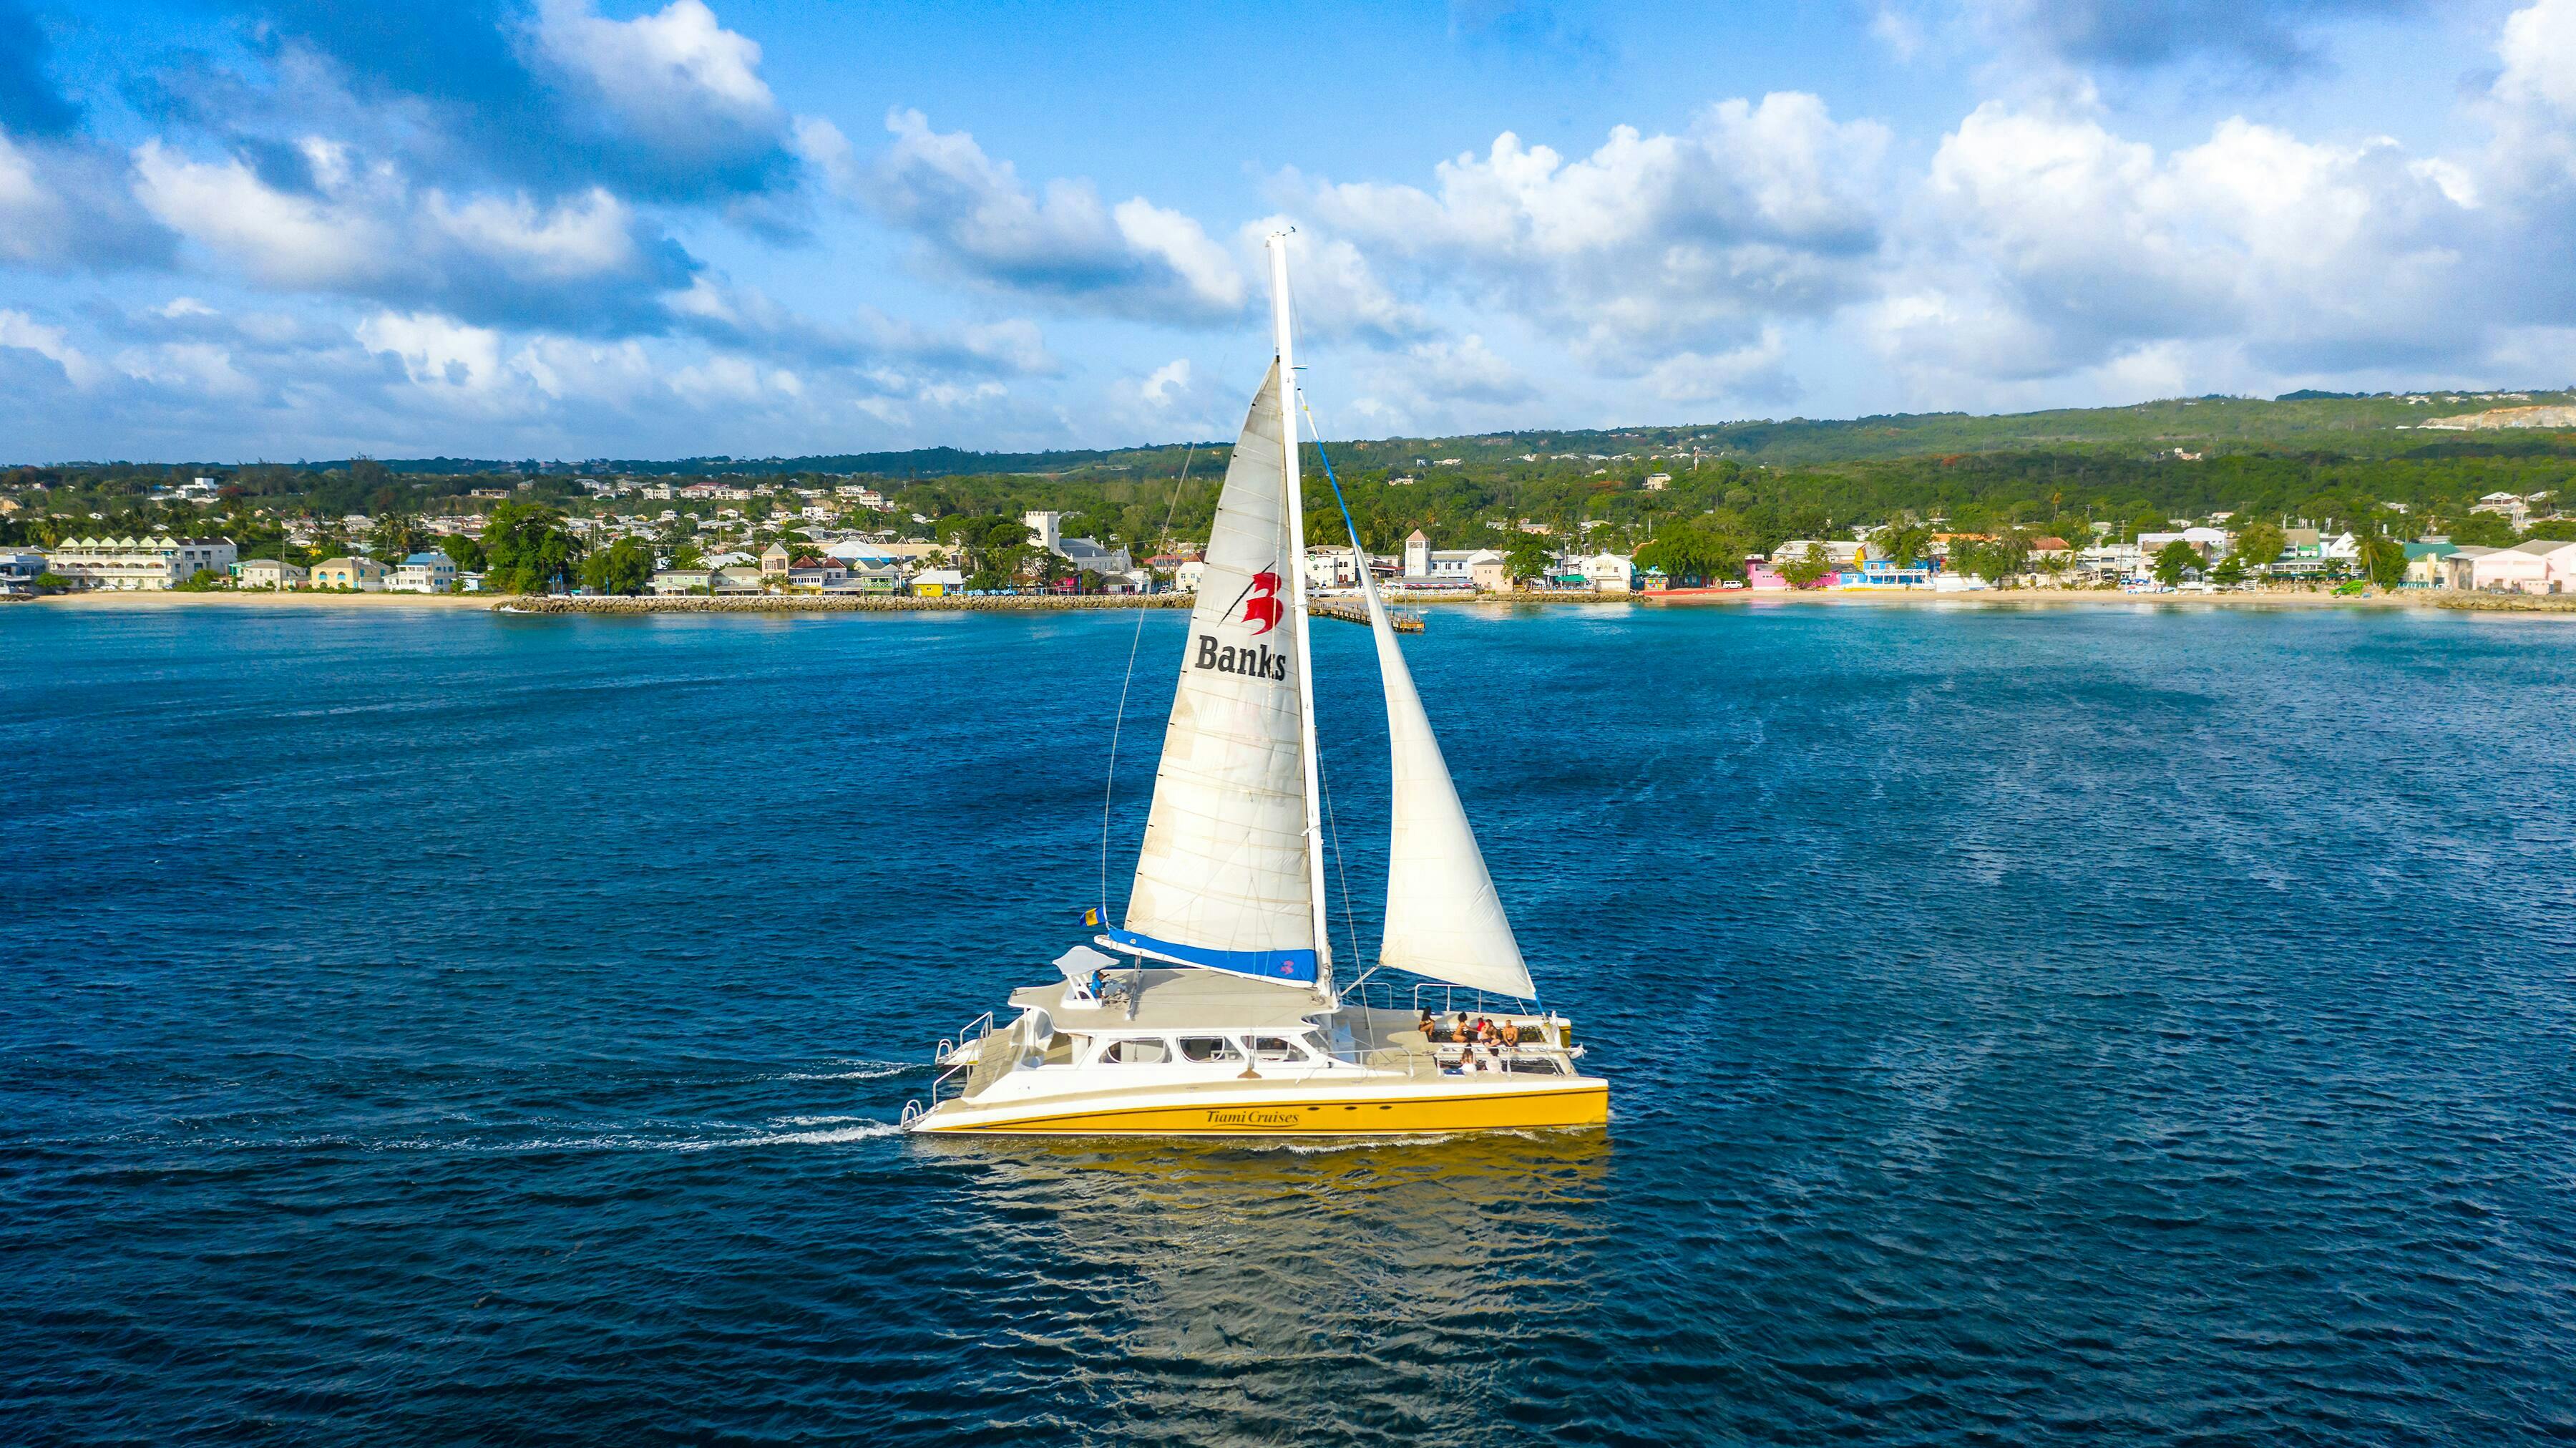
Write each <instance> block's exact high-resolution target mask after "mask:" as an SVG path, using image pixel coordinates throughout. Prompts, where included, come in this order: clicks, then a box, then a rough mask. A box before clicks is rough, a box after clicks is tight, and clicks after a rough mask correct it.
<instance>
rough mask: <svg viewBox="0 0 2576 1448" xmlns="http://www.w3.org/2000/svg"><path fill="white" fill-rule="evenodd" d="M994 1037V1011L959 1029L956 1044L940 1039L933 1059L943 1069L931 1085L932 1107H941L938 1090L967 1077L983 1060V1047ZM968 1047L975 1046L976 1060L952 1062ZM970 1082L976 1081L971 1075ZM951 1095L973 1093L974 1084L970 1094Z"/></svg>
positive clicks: (964, 1092) (969, 1091) (965, 1093)
mask: <svg viewBox="0 0 2576 1448" xmlns="http://www.w3.org/2000/svg"><path fill="white" fill-rule="evenodd" d="M992 1034H993V1013H992V1012H991V1011H986V1012H984V1013H983V1014H982V1015H980V1016H977V1017H976V1018H975V1019H973V1020H971V1021H968V1022H967V1023H966V1024H965V1025H963V1026H960V1027H958V1028H957V1039H956V1040H955V1041H954V1042H951V1041H949V1040H948V1039H946V1038H945V1037H942V1038H941V1040H940V1042H939V1045H938V1048H937V1049H935V1050H934V1051H932V1052H931V1056H930V1059H931V1061H932V1063H933V1064H935V1065H937V1066H939V1067H940V1068H941V1070H940V1072H939V1075H938V1078H937V1079H935V1080H933V1081H932V1082H931V1083H930V1104H931V1105H932V1106H934V1107H936V1106H937V1105H938V1104H939V1100H940V1096H939V1091H940V1088H941V1087H943V1086H946V1085H948V1084H949V1083H950V1082H952V1081H955V1080H956V1079H957V1078H958V1077H959V1076H961V1075H968V1073H970V1072H971V1071H972V1070H973V1069H974V1067H975V1066H976V1065H977V1064H978V1063H980V1062H981V1061H982V1060H983V1059H984V1047H985V1045H986V1044H987V1043H988V1042H989V1041H990V1039H991V1037H992ZM969 1045H972V1046H974V1047H975V1060H973V1061H953V1060H951V1059H949V1058H950V1057H952V1056H954V1055H955V1054H956V1053H957V1052H958V1051H961V1050H963V1049H965V1048H966V1047H967V1046H969ZM968 1079H969V1082H970V1083H971V1081H972V1079H973V1078H972V1077H971V1075H970V1076H968ZM950 1094H952V1095H967V1094H971V1084H970V1089H969V1090H968V1091H962V1092H952V1093H950Z"/></svg>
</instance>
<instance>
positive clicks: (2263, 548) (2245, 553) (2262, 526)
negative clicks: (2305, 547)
mask: <svg viewBox="0 0 2576 1448" xmlns="http://www.w3.org/2000/svg"><path fill="white" fill-rule="evenodd" d="M2288 546H2290V544H2289V540H2288V539H2286V538H2284V537H2282V536H2281V530H2280V529H2278V528H2276V527H2274V526H2272V525H2271V524H2269V523H2248V524H2246V525H2245V526H2244V527H2243V528H2242V529H2240V530H2238V532H2237V534H2236V546H2235V548H2234V549H2233V550H2232V551H2231V552H2229V554H2228V555H2227V556H2228V557H2229V558H2230V559H2231V560H2233V561H2234V562H2235V564H2236V565H2237V567H2239V568H2241V569H2244V570H2246V571H2248V572H2250V571H2252V570H2254V569H2257V568H2263V567H2268V566H2269V565H2270V564H2271V562H2272V561H2273V560H2274V559H2276V558H2279V557H2280V556H2281V550H2282V549H2284V548H2287V547H2288Z"/></svg>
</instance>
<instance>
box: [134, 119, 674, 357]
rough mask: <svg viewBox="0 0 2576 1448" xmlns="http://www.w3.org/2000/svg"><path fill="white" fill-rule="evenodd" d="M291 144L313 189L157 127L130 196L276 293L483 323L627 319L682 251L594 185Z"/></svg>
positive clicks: (326, 144)
mask: <svg viewBox="0 0 2576 1448" xmlns="http://www.w3.org/2000/svg"><path fill="white" fill-rule="evenodd" d="M298 151H299V153H300V156H301V158H302V161H303V163H304V165H305V168H306V170H307V172H308V174H309V176H310V179H311V182H312V185H311V188H310V189H289V188H286V187H283V186H279V185H272V184H271V183H270V182H269V181H267V180H265V179H263V178H262V177H261V176H260V175H259V173H258V172H257V171H255V170H254V169H253V168H252V167H251V165H250V164H249V163H248V162H247V161H245V160H243V159H241V158H239V157H227V158H225V159H223V160H219V161H200V160H195V159H192V158H190V157H187V156H185V155H182V154H180V153H179V152H177V151H175V150H173V149H171V148H170V147H168V146H165V145H164V144H163V143H162V142H161V141H160V140H159V139H158V138H157V137H156V138H153V139H150V140H147V141H145V142H144V143H143V144H142V145H141V146H139V147H137V148H136V150H135V152H134V175H135V195H136V197H137V199H139V200H140V201H141V203H142V204H143V206H144V207H145V208H146V209H147V210H149V211H150V212H151V213H152V215H153V216H155V217H157V218H158V219H159V220H160V221H161V222H162V223H163V224H164V225H166V226H168V227H169V228H170V229H171V230H172V231H174V232H177V233H178V234H180V235H181V236H184V237H186V238H188V239H189V240H191V241H194V242H196V243H198V244H199V245H201V246H203V247H205V248H206V249H207V250H208V251H210V252H212V253H213V254H214V255H215V256H217V257H218V258H220V259H222V260H224V261H226V262H229V263H231V264H232V265H234V266H236V267H238V268H239V269H240V270H241V271H242V273H243V274H245V275H246V276H247V277H249V278H250V279H251V280H253V281H255V282H257V283H258V284H260V285H262V286H266V287H269V288H272V289H275V290H280V291H302V292H341V293H351V294H355V295H359V296H363V297H366V298H369V299H370V300H374V301H378V302H384V303H391V304H395V305H404V306H410V305H418V304H421V303H431V304H434V305H435V306H436V307H437V308H438V309H439V310H442V311H449V312H458V313H465V314H470V315H476V316H477V317H478V318H479V319H480V320H486V321H520V322H525V321H530V320H538V319H545V320H561V321H565V322H567V323H571V324H573V325H583V326H592V327H598V326H620V325H623V326H628V327H631V326H632V325H633V324H634V323H635V322H636V320H637V318H638V314H639V313H643V312H647V311H650V312H655V313H658V310H659V309H658V307H656V306H654V305H653V303H652V300H651V299H652V296H653V294H654V293H655V292H656V291H657V290H658V289H659V287H660V285H661V284H662V283H664V282H665V281H666V280H677V279H678V276H679V274H681V273H682V271H683V269H684V267H685V265H686V263H685V261H684V259H681V258H679V257H677V256H676V254H675V253H674V251H673V250H672V249H671V248H669V247H668V246H667V244H665V243H659V241H658V238H654V239H651V240H648V237H649V236H650V233H649V232H648V230H647V227H646V224H645V223H644V221H643V220H642V219H641V218H640V217H639V216H638V215H637V214H636V212H635V211H634V209H633V208H632V207H630V206H628V205H627V204H626V203H625V202H624V201H622V200H620V199H619V198H618V197H616V196H615V195H613V194H611V193H610V192H609V191H607V190H606V189H605V188H602V187H596V186H594V187H591V188H589V189H588V190H586V191H583V192H580V193H578V194H576V195H574V196H571V197H568V198H566V199H563V200H560V201H557V202H555V203H553V204H551V205H541V204H539V203H538V202H537V201H535V200H533V199H531V198H530V197H528V196H526V195H524V194H513V195H481V196H466V197H461V198H460V197H451V196H450V195H449V194H448V193H447V192H445V191H441V190H435V189H433V190H428V191H421V192H415V191H413V189H412V188H411V187H410V185H409V184H408V182H407V181H406V179H405V178H404V177H403V176H402V175H401V173H400V172H399V171H398V170H397V169H396V168H395V167H394V166H393V165H392V164H391V163H390V162H384V161H369V160H365V159H362V158H360V157H359V156H357V155H356V154H355V153H354V152H353V151H352V150H351V149H350V148H349V147H347V146H345V145H342V144H340V143H337V142H333V141H328V140H325V139H322V138H318V137H312V138H307V139H306V140H305V141H304V142H302V143H301V145H300V146H299V147H298Z"/></svg>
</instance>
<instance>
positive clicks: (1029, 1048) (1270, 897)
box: [904, 236, 1610, 1136]
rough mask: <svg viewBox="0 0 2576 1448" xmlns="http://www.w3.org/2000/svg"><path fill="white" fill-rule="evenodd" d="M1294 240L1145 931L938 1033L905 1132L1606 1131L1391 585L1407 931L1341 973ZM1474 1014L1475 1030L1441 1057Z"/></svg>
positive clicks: (1166, 794) (1397, 869)
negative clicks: (1329, 911) (1327, 829)
mask: <svg viewBox="0 0 2576 1448" xmlns="http://www.w3.org/2000/svg"><path fill="white" fill-rule="evenodd" d="M1286 242H1287V239H1286V238H1285V237H1284V236H1273V237H1272V238H1270V269H1271V321H1272V330H1273V336H1274V341H1275V344H1276V348H1277V356H1276V359H1275V360H1274V361H1273V363H1272V364H1271V368H1270V371H1269V374H1268V375H1267V376H1266V377H1264V378H1263V379H1262V383H1261V388H1260V390H1259V392H1258V393H1256V394H1255V395H1254V397H1253V400H1252V408H1251V412H1250V414H1249V415H1248V416H1247V417H1246V418H1245V419H1244V424H1243V433H1242V436H1241V437H1240V438H1239V439H1238V440H1237V441H1236V443H1235V447H1234V454H1233V459H1232V461H1231V462H1230V463H1229V464H1228V466H1227V468H1226V476H1225V487H1224V490H1223V492H1222V493H1221V494H1220V495H1219V497H1218V501H1217V511H1216V519H1215V523H1214V527H1213V531H1212V534H1211V536H1210V537H1209V539H1208V546H1207V554H1206V564H1207V569H1206V573H1205V574H1204V575H1203V576H1202V578H1201V579H1200V582H1199V589H1198V598H1197V602H1196V604H1195V605H1194V607H1193V608H1192V610H1191V614H1190V628H1189V636H1188V639H1187V642H1186V643H1185V644H1184V645H1183V647H1182V653H1181V662H1180V682H1179V686H1178V689H1177V691H1176V693H1175V695H1174V698H1173V701H1172V713H1171V719H1170V722H1169V724H1168V725H1167V727H1166V728H1165V730H1164V734H1163V754H1162V762H1161V764H1160V766H1159V767H1158V769H1157V770H1156V773H1155V781H1154V800H1153V805H1152V808H1151V810H1150V812H1149V814H1148V815H1147V818H1146V823H1145V839H1144V844H1143V847H1142V849H1141V850H1140V851H1139V854H1138V858H1137V861H1136V877H1135V884H1134V887H1133V889H1132V890H1131V891H1130V893H1129V896H1128V902H1127V918H1126V923H1125V924H1124V925H1122V926H1118V927H1115V928H1101V929H1099V932H1098V933H1097V934H1096V935H1094V936H1093V937H1092V941H1091V943H1090V944H1089V945H1076V946H1074V947H1073V948H1071V949H1069V950H1067V951H1066V952H1065V953H1064V954H1063V955H1062V956H1061V957H1059V958H1058V959H1057V960H1056V962H1055V964H1056V967H1057V970H1058V971H1059V972H1060V973H1061V974H1062V976H1063V979H1062V980H1061V981H1060V982H1054V983H1050V984H1046V985H1038V986H1030V987H1026V988H1024V989H1021V990H1016V991H1013V992H1012V993H1011V995H1010V999H1009V1008H1011V1009H1014V1010H1016V1012H1017V1014H1016V1015H1013V1016H1012V1017H1011V1018H1010V1019H1009V1020H1008V1021H1007V1022H1003V1023H997V1022H996V1019H995V1017H994V1015H993V1014H992V1013H991V1012H987V1013H985V1014H984V1015H982V1016H979V1017H977V1018H976V1019H975V1020H974V1021H972V1022H970V1023H969V1025H968V1027H967V1029H966V1030H964V1031H961V1032H960V1033H959V1035H958V1036H957V1037H956V1038H955V1039H953V1040H950V1041H943V1042H941V1043H940V1044H939V1046H938V1048H937V1049H936V1051H935V1052H934V1056H935V1058H936V1060H937V1061H938V1064H939V1065H940V1067H941V1068H942V1074H941V1076H940V1077H939V1079H938V1081H937V1083H935V1084H934V1085H933V1087H932V1090H931V1099H930V1101H929V1102H928V1103H927V1105H926V1106H925V1105H924V1104H923V1103H921V1102H914V1103H912V1104H910V1105H908V1106H907V1107H906V1108H905V1111H904V1125H905V1126H906V1127H907V1128H908V1129H910V1130H912V1131H917V1132H928V1133H944V1134H973V1133H991V1134H1013V1133H1046V1134H1063V1135H1076V1134H1079V1135H1101V1134H1105V1135H1149V1136H1247V1135H1248V1136H1387V1135H1396V1134H1405V1133H1415V1132H1450V1131H1474V1130H1490V1129H1502V1128H1528V1127H1583V1126H1598V1125H1601V1124H1602V1123H1604V1122H1606V1121H1607V1120H1608V1119H1609V1108H1610V1084H1609V1082H1607V1081H1605V1080H1602V1079H1600V1078H1599V1077H1595V1076H1587V1075H1585V1074H1583V1072H1582V1069H1581V1065H1580V1063H1581V1061H1582V1059H1583V1056H1584V1054H1585V1052H1584V1048H1583V1047H1581V1046H1579V1045H1577V1044H1575V1041H1574V1037H1573V1026H1572V1023H1571V1022H1569V1021H1568V1020H1566V1019H1565V1018H1564V1017H1563V1016H1561V1015H1557V1014H1554V1013H1552V1012H1548V1011H1546V1010H1544V1009H1542V1008H1540V1007H1539V1005H1538V1003H1537V1000H1536V997H1537V993H1538V992H1537V988H1536V986H1535V985H1534V984H1533V983H1532V981H1531V979H1530V974H1529V967H1528V965H1527V963H1526V962H1525V961H1523V959H1522V957H1521V950H1520V943H1519V941H1518V940H1517V939H1516V938H1515V937H1514V935H1513V933H1512V926H1511V921H1510V919H1509V918H1508V917H1507V916H1506V915H1505V914H1504V912H1503V905H1502V899H1501V897H1500V895H1499V894H1498V893H1497V892H1496V891H1495V889H1494V881H1493V877H1492V876H1491V874H1489V873H1488V872H1487V870H1486V868H1485V860H1484V854H1483V852H1482V851H1481V850H1479V849H1478V848H1477V845H1476V836H1475V833H1474V831H1473V830H1472V829H1471V828H1469V826H1468V823H1467V815H1466V811H1465V810H1464V809H1463V808H1462V807H1461V806H1460V804H1459V802H1458V791H1457V787H1456V786H1455V784H1453V783H1452V782H1451V780H1450V777H1449V768H1448V764H1447V762H1446V761H1445V760H1444V759H1443V758H1442V756H1441V753H1440V744H1439V741H1438V739H1436V738H1435V737H1434V736H1433V734H1432V731H1431V722H1430V719H1429V718H1428V717H1427V716H1426V715H1425V714H1424V712H1423V708H1422V699H1421V696H1420V695H1419V694H1418V693H1417V692H1416V691H1415V689H1414V685H1413V676H1412V673H1411V672H1410V671H1409V670H1408V669H1407V668H1406V667H1405V663H1404V654H1403V652H1402V650H1401V649H1400V648H1399V646H1398V645H1397V643H1396V637H1395V634H1396V630H1395V627H1394V624H1393V621H1392V620H1391V619H1390V617H1389V615H1388V612H1387V608H1386V605H1385V602H1384V600H1382V599H1381V598H1380V597H1379V596H1378V591H1377V586H1376V583H1375V581H1374V580H1371V579H1363V581H1362V588H1361V595H1362V599H1363V600H1364V601H1365V604H1366V620H1367V622H1368V625H1369V627H1370V629H1371V630H1372V631H1373V632H1374V633H1375V634H1376V637H1377V661H1378V671H1379V675H1380V679H1381V682H1382V683H1383V685H1384V687H1385V693H1386V714H1387V735H1388V742H1389V745H1390V747H1391V750H1392V755H1393V768H1392V777H1393V783H1394V791H1393V803H1392V810H1391V819H1390V832H1391V833H1390V840H1389V846H1388V866H1387V890H1386V917H1385V921H1386V924H1385V930H1384V932H1383V935H1382V937H1381V940H1380V944H1379V949H1378V960H1377V965H1376V967H1375V968H1373V969H1371V970H1370V971H1367V972H1364V973H1363V974H1361V975H1360V976H1359V977H1358V978H1357V979H1356V980H1353V981H1352V982H1351V983H1350V984H1348V985H1344V984H1342V983H1340V981H1339V980H1338V979H1337V976H1336V972H1335V968H1334V967H1335V961H1334V957H1333V949H1332V937H1331V934H1330V931H1329V930H1328V928H1327V916H1326V897H1325V888H1324V887H1325V880H1324V862H1325V857H1326V853H1327V849H1328V846H1327V843H1326V841H1325V838H1324V832H1323V824H1322V819H1321V808H1320V806H1321V799H1322V777H1321V771H1320V766H1319V765H1318V763H1317V760H1316V748H1315V707H1314V698H1313V695H1312V693H1311V691H1310V690H1309V689H1308V687H1307V680H1308V679H1309V678H1310V677H1311V673H1310V658H1309V652H1308V648H1307V626H1308V620H1309V618H1310V617H1311V615H1310V613H1309V611H1308V608H1307V603H1306V586H1305V569H1304V567H1303V566H1302V562H1303V560H1304V558H1305V556H1306V546H1305V544H1306V538H1305V507H1304V498H1303V494H1302V492H1301V491H1300V488H1299V481H1298V447H1297V441H1296V438H1297V432H1296V419H1297V418H1298V416H1299V415H1300V411H1301V410H1300V409H1299V408H1298V407H1297V406H1296V398H1295V393H1296V376H1297V372H1296V364H1295V362H1294V360H1293V353H1292V339H1291V337H1290V327H1289V296H1288V256H1287V246H1286ZM1345 517H1346V518H1347V514H1346V515H1345ZM1352 532H1353V537H1352V539H1351V545H1352V548H1353V550H1354V551H1355V552H1356V551H1358V548H1359V540H1358V538H1357V536H1356V533H1357V530H1356V529H1353V530H1352ZM1098 923H1099V924H1100V925H1101V926H1103V927H1106V919H1105V904H1104V912H1103V914H1102V916H1101V917H1100V918H1099V921H1098ZM1122 957H1123V958H1124V961H1123V963H1122V959H1121V958H1122ZM1380 970H1397V971H1403V972H1407V973H1409V974H1410V975H1411V976H1413V977H1415V978H1416V979H1415V981H1414V982H1413V983H1411V984H1410V985H1407V986H1398V985H1397V984H1396V983H1395V980H1394V978H1393V977H1387V978H1383V979H1372V977H1375V976H1377V973H1378V971H1380ZM1372 986H1374V987H1375V989H1373V990H1372V989H1371V988H1370V987H1372ZM1426 1013H1429V1014H1436V1015H1437V1016H1438V1017H1439V1018H1440V1024H1439V1027H1438V1028H1435V1030H1434V1031H1431V1032H1426V1031H1424V1030H1423V1029H1421V1022H1422V1019H1423V1016H1424V1015H1425V1014H1426ZM1462 1021H1463V1022H1464V1023H1465V1024H1466V1025H1467V1026H1468V1028H1469V1029H1468V1031H1467V1032H1466V1033H1465V1034H1467V1035H1468V1036H1470V1037H1471V1038H1470V1039H1443V1038H1445V1037H1452V1036H1454V1035H1456V1034H1458V1032H1457V1030H1456V1027H1457V1026H1458V1024H1459V1023H1460V1022H1462ZM1479 1026H1481V1027H1482V1028H1483V1029H1481V1030H1479V1029H1477V1027H1479Z"/></svg>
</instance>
